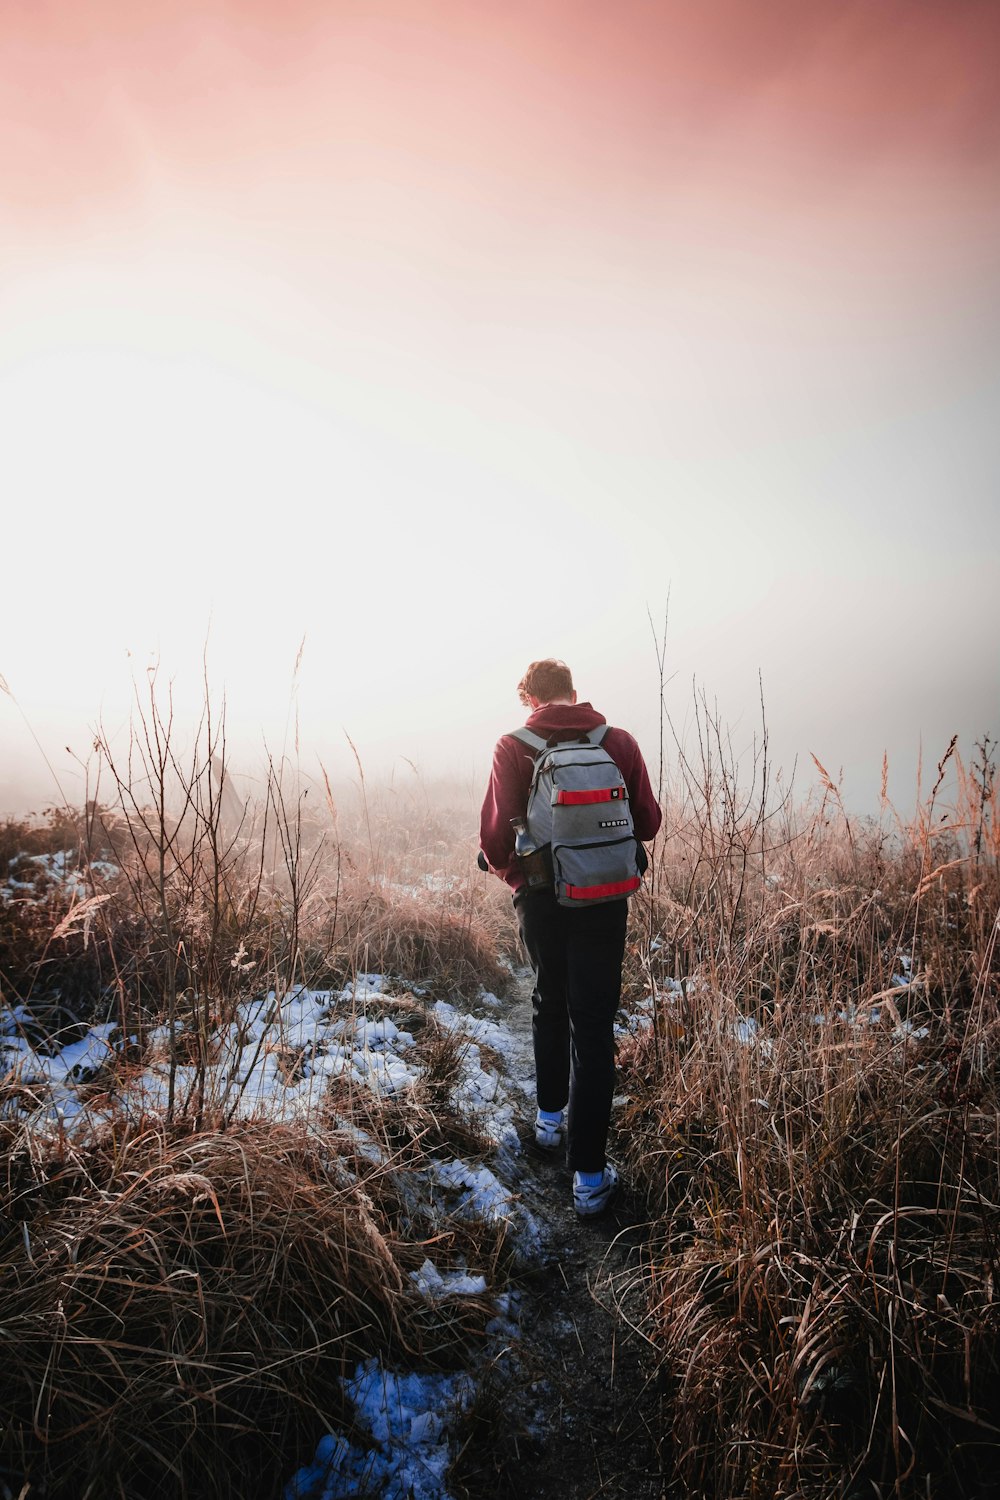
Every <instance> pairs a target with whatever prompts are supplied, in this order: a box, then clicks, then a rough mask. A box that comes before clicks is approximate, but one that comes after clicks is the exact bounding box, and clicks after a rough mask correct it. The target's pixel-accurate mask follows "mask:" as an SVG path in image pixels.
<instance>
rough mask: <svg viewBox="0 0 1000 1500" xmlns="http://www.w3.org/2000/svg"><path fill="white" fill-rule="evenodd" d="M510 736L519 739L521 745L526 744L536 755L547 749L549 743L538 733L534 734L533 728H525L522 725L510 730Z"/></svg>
mask: <svg viewBox="0 0 1000 1500" xmlns="http://www.w3.org/2000/svg"><path fill="white" fill-rule="evenodd" d="M510 738H511V739H512V740H520V741H521V744H522V745H527V747H528V749H529V750H533V751H534V752H535V754H536V755H540V754H541V752H542V751H543V750H545V749H547V748H548V743H549V742H548V740H543V739H542V736H541V735H540V734H535V732H534V730H533V729H525V728H524V727H523V726H522V727H521V728H520V729H512V730H510Z"/></svg>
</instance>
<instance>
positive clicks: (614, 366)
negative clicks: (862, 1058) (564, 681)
mask: <svg viewBox="0 0 1000 1500" xmlns="http://www.w3.org/2000/svg"><path fill="white" fill-rule="evenodd" d="M3 30H4V47H3V55H2V60H0V69H2V84H3V99H4V131H3V133H2V137H0V189H2V195H3V203H4V212H3V218H2V222H0V237H2V250H3V261H4V274H3V279H2V286H0V334H2V341H0V398H2V400H3V408H4V409H5V411H6V414H7V421H8V425H9V433H8V439H7V441H6V442H5V445H4V452H3V456H2V457H0V483H2V486H3V496H4V506H5V512H6V524H5V532H6V534H7V547H6V548H5V551H7V554H8V558H9V559H13V560H14V561H13V563H11V562H8V568H7V569H5V573H8V572H9V573H11V574H12V576H11V577H10V578H9V579H8V581H7V588H6V590H5V591H6V592H8V608H7V610H6V611H5V613H6V617H7V618H6V628H5V630H4V632H3V655H2V659H0V672H3V673H4V674H5V676H6V678H7V680H8V682H9V683H10V686H11V688H12V689H13V690H14V692H15V693H16V695H17V699H18V701H19V703H20V705H21V707H22V708H23V710H24V713H25V714H26V715H27V717H28V719H29V720H30V722H31V724H32V726H33V727H34V728H35V730H36V732H37V733H38V734H39V737H40V738H42V740H43V741H44V742H45V743H46V744H47V745H52V746H60V747H61V746H62V745H63V744H64V743H65V742H66V741H67V740H69V741H71V742H72V743H73V744H74V746H76V745H78V744H79V745H85V744H86V741H87V733H86V726H87V725H88V724H91V723H93V722H94V721H96V719H97V718H98V716H103V717H104V718H105V719H106V720H110V721H111V722H118V721H120V720H121V719H122V718H123V717H124V714H125V712H126V707H125V705H126V703H127V696H128V687H129V672H130V669H132V668H134V667H135V665H136V663H141V666H144V665H145V663H146V661H147V659H148V657H149V655H150V653H157V654H158V655H159V656H160V658H161V660H162V661H163V663H164V668H165V670H166V671H167V672H168V673H169V674H176V675H177V678H178V681H179V682H180V683H184V682H185V681H187V682H189V683H190V684H191V687H192V694H193V692H194V690H195V689H196V688H197V683H198V678H199V675H200V656H201V646H202V643H203V642H204V640H205V637H206V634H208V635H209V643H210V662H211V666H212V670H213V675H214V678H215V680H216V681H217V683H218V685H219V686H220V687H221V686H222V685H223V684H224V685H225V686H226V688H227V691H228V694H229V700H230V711H231V714H232V717H233V722H234V726H235V727H236V728H237V729H238V732H239V733H240V734H241V735H242V736H243V738H244V740H245V742H246V743H247V744H248V745H249V744H250V743H251V742H252V743H254V744H256V743H258V742H259V737H260V733H261V731H264V732H265V733H267V734H268V736H270V737H272V738H273V737H274V736H275V735H276V734H280V732H281V729H282V726H283V724H284V722H285V717H286V714H287V707H288V700H289V694H290V692H292V691H294V694H295V696H296V701H297V704H298V708H299V711H300V715H301V721H302V725H303V733H304V738H305V740H306V742H307V743H308V744H309V746H310V752H312V750H315V751H316V753H323V754H324V756H325V757H329V756H336V755H337V754H339V753H340V750H339V748H335V747H339V746H342V744H343V741H342V734H341V730H342V727H346V728H347V729H348V730H349V732H350V733H351V736H352V738H353V739H354V740H355V741H356V742H357V743H358V744H359V746H360V747H361V748H362V749H363V750H364V751H365V752H366V755H368V756H370V757H371V758H372V760H373V761H374V763H375V764H378V765H388V764H390V763H391V762H392V761H393V758H394V757H398V756H400V755H405V756H408V757H410V758H411V759H416V760H417V761H418V762H419V763H420V764H421V765H422V766H424V767H425V768H427V769H429V770H436V769H439V768H443V767H446V766H450V765H451V764H453V763H454V761H455V760H456V758H457V759H458V760H460V762H461V764H462V765H463V766H464V767H467V768H472V774H473V775H475V774H478V772H479V770H480V769H483V768H485V765H486V763H487V760H488V747H489V744H490V742H491V740H492V737H493V736H494V734H495V733H496V732H499V731H500V730H502V729H503V728H505V727H507V721H508V720H509V719H510V717H511V714H512V713H514V714H516V712H517V706H516V703H515V701H514V698H513V694H512V692H511V684H512V683H513V682H516V680H517V677H518V676H519V675H520V671H521V669H522V667H523V664H524V662H525V661H526V660H527V659H530V657H532V656H534V655H539V654H547V653H549V652H555V653H556V654H561V655H564V656H566V657H567V658H569V659H570V660H571V661H572V662H573V664H574V665H575V668H576V670H577V675H578V678H579V679H580V683H581V687H582V688H583V690H584V691H585V692H586V693H587V694H588V696H592V697H593V698H594V700H595V701H596V702H597V703H598V705H599V706H601V707H603V708H604V709H605V711H606V712H607V713H608V715H609V717H611V718H616V719H619V720H622V721H625V722H629V723H632V724H634V725H635V726H636V727H637V728H638V729H639V730H640V732H641V733H642V734H643V735H644V736H645V737H646V738H647V741H650V742H651V741H652V738H653V736H654V734H655V707H656V701H655V700H656V692H655V680H654V676H655V669H654V662H653V654H652V650H651V645H650V642H649V626H648V622H647V617H646V609H647V605H648V606H649V608H650V609H651V610H652V612H653V613H654V615H655V616H657V618H658V617H659V616H660V614H661V613H662V611H663V607H664V604H665V601H666V597H667V594H668V591H669V593H670V597H671V630H670V643H669V644H670V668H671V670H672V671H674V672H675V673H676V677H675V679H674V682H673V683H672V685H671V689H670V692H671V693H672V694H674V695H676V696H675V698H674V699H673V700H672V701H671V708H672V711H673V713H674V715H675V718H676V719H677V720H678V722H683V721H684V718H685V715H686V707H685V705H686V703H687V701H688V697H689V692H690V683H691V679H692V678H695V679H696V680H697V681H698V682H699V683H701V684H703V685H704V687H705V688H706V690H707V691H708V692H709V693H710V694H711V695H712V696H713V697H716V698H717V699H718V701H719V705H720V709H721V710H722V712H723V714H724V716H726V717H727V718H729V719H731V720H732V721H733V722H734V723H736V724H737V725H741V726H744V727H743V728H741V729H740V731H739V733H740V734H743V735H744V736H745V738H747V739H749V737H750V734H751V732H752V717H753V703H754V701H755V697H756V691H757V673H758V671H760V672H761V673H762V674H763V679H764V688H765V697H766V699H767V702H768V712H769V718H770V720H771V727H772V733H773V734H774V736H775V740H776V743H777V746H778V749H779V753H780V755H781V757H782V759H784V760H785V762H786V764H790V763H791V762H792V761H793V760H795V759H796V758H798V759H799V760H800V762H801V761H802V760H803V759H805V760H806V761H807V760H808V752H809V751H815V752H816V753H817V754H818V755H820V757H821V758H822V759H823V760H824V761H825V762H826V763H828V764H829V765H830V766H831V769H836V768H837V767H839V766H841V765H842V766H843V767H844V772H845V785H846V786H847V788H848V791H849V793H850V794H851V795H852V796H853V797H855V798H856V799H857V800H858V801H859V803H860V802H864V801H865V800H866V799H867V798H870V795H871V791H872V788H873V787H875V786H877V783H878V776H879V771H880V767H881V757H882V751H883V749H888V750H889V752H890V755H891V757H892V759H893V763H894V764H898V766H899V783H898V785H897V786H896V787H895V788H894V790H895V791H896V793H897V795H898V796H900V798H901V799H905V797H906V795H907V791H908V786H907V782H908V780H909V779H910V778H911V777H912V767H913V763H914V761H915V758H916V755H917V753H918V748H919V746H920V744H921V743H923V745H924V751H925V756H926V757H927V758H931V757H934V758H936V756H937V754H939V753H940V750H941V749H942V748H943V746H944V744H946V743H947V739H948V737H949V735H950V734H951V733H952V732H953V731H955V730H958V731H960V732H962V733H963V735H964V736H965V737H966V740H967V742H968V740H969V739H971V737H972V736H973V735H975V734H978V733H981V732H982V731H984V730H987V729H996V728H997V727H998V725H1000V711H998V710H1000V669H998V659H1000V653H998V651H997V648H996V644H995V642H996V637H997V628H996V627H997V624H998V623H1000V622H998V618H997V616H998V607H997V595H998V589H997V583H998V579H997V544H998V540H1000V523H998V512H1000V507H998V504H997V487H998V486H997V481H998V478H1000V441H998V437H997V427H998V424H997V421H996V410H997V397H998V394H1000V389H998V388H1000V357H998V352H997V351H998V347H1000V345H998V339H997V334H998V332H1000V327H998V325H1000V306H998V291H1000V191H998V182H1000V172H998V167H1000V107H998V103H997V90H996V87H995V79H996V76H997V65H998V62H1000V9H998V8H997V6H996V5H994V4H993V3H991V0H984V3H965V0H940V3H930V0H900V3H891V0H886V3H883V4H879V5H873V4H870V3H857V0H854V3H852V0H845V3H838V4H836V5H832V4H828V3H803V0H754V3H749V0H738V3H736V0H728V3H725V4H722V3H712V0H699V3H698V4H697V5H695V4H692V3H683V4H682V3H678V0H661V3H656V4H654V3H649V4H644V3H638V0H624V3H621V4H617V5H613V6H612V5H607V4H592V3H569V0H532V3H522V4H504V5H502V6H501V5H481V4H473V3H471V0H464V3H451V4H445V3H426V0H424V3H421V0H409V3H403V0H394V3H382V4H377V5H375V4H360V3H355V4H338V3H323V4H318V3H301V0H292V3H287V4H283V5H281V6H278V5H277V4H266V5H265V4H253V3H247V0H240V3H232V4H228V5H225V4H218V3H215V4H213V3H208V4H205V3H201V4H194V3H187V0H146V3H144V4H142V5H141V6H137V5H126V4H124V3H114V4H112V3H104V4H101V3H90V4H88V5H85V6H84V5H80V4H76V3H73V4H70V3H50V4H30V5H29V4H18V5H10V6H8V7H6V8H5V13H4V17H3ZM580 596H582V597H583V598H585V599H586V600H587V601H588V603H587V605H586V607H585V608H581V607H580V606H578V605H572V604H570V605H568V604H567V602H566V601H567V599H568V598H569V599H572V598H573V597H580ZM303 635H304V636H305V637H306V643H307V644H306V651H305V655H304V658H303V666H302V670H301V672H300V674H299V676H298V678H297V680H296V683H295V685H294V689H293V687H292V683H291V674H292V664H293V662H294V660H295V655H296V651H297V648H298V644H299V642H300V641H301V639H302V637H303ZM126 652H131V653H132V655H131V658H129V657H127V656H126ZM140 673H141V667H140ZM0 710H2V712H3V719H2V720H0V733H2V735H3V737H4V744H5V748H6V751H7V754H6V755H5V762H6V764H7V766H12V765H14V764H15V763H17V765H18V767H19V768H20V767H21V766H27V767H28V768H29V770H31V768H32V767H33V768H34V769H33V771H32V774H34V775H35V784H36V785H38V784H39V781H38V766H37V758H36V752H35V750H34V748H33V745H32V743H31V741H30V739H29V738H28V736H27V734H26V731H25V729H24V726H23V721H22V720H21V719H20V718H19V717H18V716H17V715H16V714H15V713H14V711H13V709H12V707H11V706H10V705H9V704H8V707H7V708H6V709H4V708H3V702H2V701H0ZM66 775H67V777H68V784H69V785H71V786H72V784H73V782H72V778H73V773H72V770H71V768H70V767H69V766H67V768H66ZM11 781H12V773H10V772H8V771H5V770H0V796H3V795H6V797H7V800H8V801H10V800H11V799H12V798H13V797H14V795H15V794H14V792H13V789H12V786H11ZM5 788H8V789H9V790H6V791H5ZM32 795H34V796H35V797H38V796H42V795H44V791H43V790H42V789H39V790H37V791H34V790H33V793H32Z"/></svg>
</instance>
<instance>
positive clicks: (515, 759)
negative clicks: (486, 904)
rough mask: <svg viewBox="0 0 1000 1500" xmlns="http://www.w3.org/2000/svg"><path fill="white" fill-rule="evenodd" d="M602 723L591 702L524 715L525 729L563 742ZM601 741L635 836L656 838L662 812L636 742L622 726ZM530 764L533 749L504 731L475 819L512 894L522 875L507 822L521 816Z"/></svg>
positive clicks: (487, 852) (544, 707) (496, 870)
mask: <svg viewBox="0 0 1000 1500" xmlns="http://www.w3.org/2000/svg"><path fill="white" fill-rule="evenodd" d="M606 723H607V720H606V719H605V717H604V715H603V714H599V713H597V712H596V711H595V709H593V708H592V707H591V705H590V704H589V703H543V704H542V706H541V708H536V709H535V711H534V713H533V714H531V716H530V717H529V718H528V720H527V722H526V724H525V728H526V729H530V730H531V731H532V732H533V733H534V734H538V735H541V736H542V738H543V739H549V738H550V737H551V736H552V735H555V736H556V737H557V738H558V739H561V740H572V739H575V738H576V736H577V735H579V734H585V733H587V731H588V730H591V729H596V728H597V727H598V725H599V724H606ZM601 743H602V745H603V747H604V749H605V750H606V751H607V752H608V754H609V755H610V756H611V759H612V760H613V761H614V763H615V765H616V766H617V767H618V769H619V771H621V773H622V780H623V781H624V782H625V786H626V788H627V790H628V798H629V804H630V806H631V809H632V821H633V823H634V825H635V833H636V838H638V839H641V840H642V841H643V842H644V843H645V842H646V841H648V840H649V839H652V838H655V837H656V832H657V829H658V828H659V826H660V818H661V814H660V809H659V807H658V805H657V801H656V798H655V797H654V796H653V789H652V787H651V786H650V784H649V774H648V772H647V771H646V765H645V762H644V761H643V758H642V752H641V751H640V749H639V746H638V745H637V744H636V742H635V740H634V739H633V738H632V736H631V735H630V734H628V733H627V731H626V730H624V729H609V730H608V732H607V734H606V735H605V736H604V739H603V740H602V741H601ZM534 763H535V755H534V751H533V750H531V749H530V747H529V746H528V745H523V744H522V743H521V741H520V740H516V739H514V737H513V736H512V735H509V734H505V735H504V736H503V738H502V739H499V740H498V741H497V747H496V749H495V750H494V752H493V770H492V772H491V773H490V784H489V786H488V787H487V788H486V796H485V798H484V799H483V811H482V814H481V817H480V822H479V843H480V847H481V848H482V851H483V853H484V854H485V855H486V858H487V859H488V860H489V863H490V869H491V870H493V871H494V873H495V874H497V875H500V876H502V878H503V879H504V880H506V882H507V884H508V885H509V886H510V888H511V890H512V891H513V892H514V894H515V895H516V894H517V892H518V891H519V889H520V888H521V885H522V884H523V877H522V875H521V871H520V867H519V866H518V863H517V861H516V860H515V859H514V830H513V828H512V827H511V826H510V820H511V818H516V817H523V816H524V813H525V809H526V808H527V805H528V789H529V787H530V786H531V772H532V769H533V767H534Z"/></svg>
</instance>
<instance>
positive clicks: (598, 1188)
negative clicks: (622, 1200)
mask: <svg viewBox="0 0 1000 1500" xmlns="http://www.w3.org/2000/svg"><path fill="white" fill-rule="evenodd" d="M620 1187H621V1179H620V1178H619V1176H618V1168H617V1167H613V1166H612V1165H611V1163H610V1162H608V1164H607V1166H606V1167H605V1168H604V1176H603V1177H602V1178H601V1180H600V1182H598V1183H597V1184H596V1185H595V1186H594V1187H587V1186H585V1185H584V1184H583V1183H582V1182H581V1181H580V1174H579V1172H574V1173H573V1206H574V1208H575V1209H576V1211H577V1214H578V1215H579V1216H580V1218H581V1219H592V1218H594V1217H595V1216H596V1215H597V1214H602V1213H603V1212H604V1210H605V1209H606V1208H607V1207H608V1206H609V1204H610V1203H611V1202H612V1201H613V1200H614V1198H615V1197H616V1196H617V1193H618V1189H619V1188H620Z"/></svg>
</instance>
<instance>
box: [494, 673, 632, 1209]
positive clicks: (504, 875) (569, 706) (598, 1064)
mask: <svg viewBox="0 0 1000 1500" xmlns="http://www.w3.org/2000/svg"><path fill="white" fill-rule="evenodd" d="M518 696H519V697H520V700H521V702H522V703H523V704H524V706H525V707H526V708H529V709H530V710H531V712H530V715H529V717H528V719H527V722H526V724H525V726H524V729H525V730H526V731H528V732H529V736H528V737H529V739H531V738H533V737H536V736H537V737H538V738H537V739H536V740H535V748H533V747H532V745H531V744H530V743H525V742H524V741H522V740H521V739H519V738H517V735H518V734H520V733H523V731H515V732H514V733H512V734H505V735H503V736H502V737H501V739H500V740H499V741H498V742H497V745H496V749H495V750H494V753H493V767H492V771H491V774H490V781H489V786H488V787H487V790H486V796H485V798H484V800H483V807H482V815H481V818H480V831H479V839H480V847H481V850H482V855H483V856H484V858H485V862H486V864H487V866H488V868H489V869H490V870H491V871H492V872H493V873H494V874H495V875H498V876H500V877H501V879H503V880H505V881H506V882H507V884H508V885H509V886H510V888H511V890H512V892H513V899H514V907H515V910H516V913H517V920H518V927H519V930H520V934H521V942H522V944H523V945H524V949H525V952H526V953H527V955H528V958H529V960H530V963H531V967H532V970H533V972H534V988H533V991H532V997H531V1002H532V1026H531V1034H532V1042H533V1047H534V1054H535V1088H536V1097H537V1105H538V1108H537V1114H536V1117H535V1140H536V1142H537V1143H538V1145H539V1146H541V1147H542V1148H543V1149H546V1150H558V1149H559V1148H560V1147H561V1146H563V1144H565V1147H566V1157H567V1164H568V1166H569V1167H570V1169H571V1170H572V1172H573V1201H574V1205H575V1207H576V1211H577V1213H578V1214H579V1215H580V1216H581V1217H582V1218H589V1217H592V1216H594V1215H596V1214H599V1213H602V1212H603V1211H604V1210H605V1209H606V1208H607V1207H608V1205H609V1204H610V1203H611V1201H612V1200H613V1198H614V1197H615V1194H616V1193H617V1191H618V1186H619V1178H618V1172H617V1169H616V1168H615V1167H614V1166H613V1165H612V1163H610V1162H609V1161H608V1159H607V1139H608V1128H609V1125H610V1120H611V1101H612V1096H613V1093H614V1076H615V1068H614V1018H615V1012H616V1011H617V1009H618V1005H619V1001H620V999H621V982H622V960H623V957H624V953H625V927H626V920H627V914H628V912H627V908H628V902H627V897H626V896H625V895H624V894H621V895H619V894H618V889H619V887H618V885H617V884H615V885H601V886H587V887H583V888H578V887H574V886H570V887H565V886H561V887H560V889H561V890H562V891H563V892H564V893H565V892H566V891H568V893H569V894H570V895H576V894H580V895H582V896H583V897H584V898H585V899H582V900H581V901H579V902H578V903H576V904H564V902H563V901H561V900H560V897H559V896H558V895H557V891H556V886H555V884H554V882H553V879H552V878H551V866H550V867H549V872H548V874H547V876H546V877H543V879H541V880H539V879H538V877H537V875H536V874H535V873H533V872H532V873H531V883H530V884H529V872H531V865H529V864H528V862H527V861H525V860H523V859H521V858H520V857H519V856H518V854H517V853H516V852H515V839H516V837H517V835H516V832H515V824H516V825H518V826H519V827H522V828H523V826H524V820H525V818H526V815H527V808H528V799H529V793H530V791H531V785H532V777H533V774H534V769H535V759H536V749H537V747H538V745H539V744H542V745H543V746H544V745H547V746H555V745H559V744H562V743H564V742H567V741H570V742H582V741H584V739H585V738H586V737H588V736H589V737H590V741H591V742H593V741H595V740H599V741H600V744H601V746H602V747H603V749H604V750H605V751H607V753H608V755H609V756H610V757H611V760H612V761H613V762H614V764H615V766H617V768H618V771H619V772H620V773H621V781H622V782H623V783H624V792H625V795H627V798H628V808H629V811H630V813H631V821H632V825H633V829H634V833H635V838H636V840H638V841H639V842H640V844H641V843H642V842H645V841H648V840H650V839H652V838H654V837H655V836H656V833H657V830H658V829H659V826H660V821H661V813H660V808H659V806H658V804H657V801H656V798H655V796H654V795H653V790H652V787H651V786H650V781H649V774H648V772H647V770H646V766H645V762H644V761H643V758H642V753H641V751H640V750H639V746H638V745H637V744H636V742H635V740H634V739H633V738H632V736H631V735H630V734H628V733H627V732H626V731H625V730H624V729H617V728H611V727H607V721H606V720H605V718H604V716H603V715H602V714H599V713H598V712H597V711H596V710H595V709H594V708H593V707H592V706H591V704H589V703H579V702H578V701H577V695H576V691H575V689H574V687H573V678H572V674H571V672H570V670H569V668H568V667H567V666H566V664H565V662H562V661H556V660H554V659H552V658H548V659H546V660H544V661H536V662H532V663H531V665H530V666H529V667H528V670H527V671H526V672H525V674H524V677H523V678H522V679H521V681H520V683H519V684H518ZM602 730H603V737H601V731H602ZM586 795H587V794H579V793H578V794H576V797H577V799H578V800H584V798H585V796H586ZM608 795H610V796H613V797H620V796H621V793H620V792H619V791H617V790H616V791H614V792H612V793H610V794H608ZM567 800H568V799H567ZM617 810H619V811H621V810H622V809H621V804H620V803H619V805H618V809H617ZM620 821H622V822H625V820H624V819H622V820H620ZM601 826H611V825H610V824H608V825H605V824H602V825H601ZM640 867H641V868H644V867H645V856H644V855H642V863H641V866H640ZM621 885H622V887H625V886H637V885H638V879H637V878H636V879H634V880H632V881H628V882H621Z"/></svg>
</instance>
